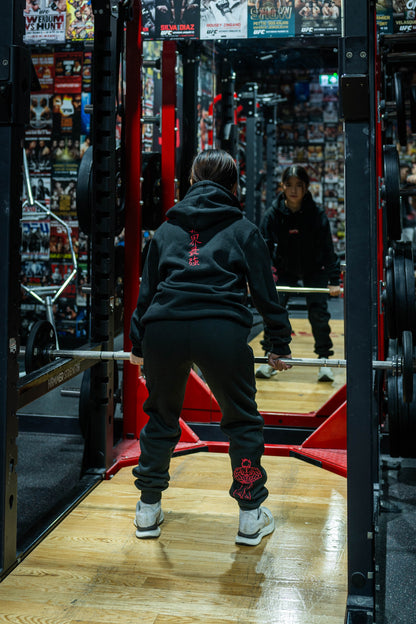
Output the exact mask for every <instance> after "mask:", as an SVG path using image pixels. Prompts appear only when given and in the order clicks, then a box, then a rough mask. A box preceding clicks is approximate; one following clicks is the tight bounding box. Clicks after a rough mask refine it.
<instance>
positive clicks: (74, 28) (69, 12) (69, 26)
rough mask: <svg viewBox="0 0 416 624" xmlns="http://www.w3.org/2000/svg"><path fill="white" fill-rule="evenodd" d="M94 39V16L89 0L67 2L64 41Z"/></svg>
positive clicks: (68, 0) (69, 0) (70, 0)
mask: <svg viewBox="0 0 416 624" xmlns="http://www.w3.org/2000/svg"><path fill="white" fill-rule="evenodd" d="M93 38H94V14H93V12H92V6H91V0H67V3H66V39H67V40H68V41H85V40H86V39H93Z"/></svg>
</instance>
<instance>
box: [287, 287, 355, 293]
mask: <svg viewBox="0 0 416 624" xmlns="http://www.w3.org/2000/svg"><path fill="white" fill-rule="evenodd" d="M276 290H277V291H278V292H284V293H310V294H314V293H325V294H326V295H328V294H329V293H330V290H329V288H328V287H322V288H312V287H310V288H308V287H307V286H276ZM340 292H341V293H342V292H344V289H343V288H340Z"/></svg>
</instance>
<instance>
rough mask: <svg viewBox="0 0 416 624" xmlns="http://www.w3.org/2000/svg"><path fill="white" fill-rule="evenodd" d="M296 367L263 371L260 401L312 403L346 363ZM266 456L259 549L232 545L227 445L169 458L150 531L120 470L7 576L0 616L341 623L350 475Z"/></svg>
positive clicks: (54, 620) (108, 623) (54, 623)
mask: <svg viewBox="0 0 416 624" xmlns="http://www.w3.org/2000/svg"><path fill="white" fill-rule="evenodd" d="M302 323H303V321H302V320H299V323H298V322H295V321H294V322H293V326H294V329H295V333H296V336H295V337H294V341H293V355H294V356H300V355H302V356H303V357H313V355H312V350H311V348H310V345H309V347H308V346H307V344H306V343H307V342H308V340H307V338H308V336H307V335H303V334H301V331H303V330H301V329H299V328H300V327H303V325H302ZM331 325H332V327H333V331H334V327H335V322H332V323H331ZM306 329H308V327H306ZM306 329H305V331H306ZM307 333H308V332H307V331H306V334H307ZM335 333H336V332H335ZM298 335H299V338H300V341H301V340H302V341H304V343H305V344H304V345H303V347H302V349H301V345H300V341H299V350H298V347H297V345H296V348H295V343H297V337H298ZM339 342H341V340H340V341H339ZM309 343H310V337H309ZM253 346H254V345H253ZM303 349H304V350H303ZM335 357H343V355H340V354H339V353H337V354H336V356H335ZM298 371H300V367H298ZM302 371H303V372H302V373H301V379H297V380H295V377H294V375H295V371H294V369H292V370H291V371H287V372H285V373H282V375H284V377H279V378H278V379H276V377H277V376H275V377H274V378H273V379H272V380H267V381H260V380H259V381H260V383H259V386H260V387H259V406H260V408H261V409H263V408H262V406H261V402H262V401H263V398H264V397H265V398H264V400H265V401H266V400H267V401H272V403H273V409H275V410H282V409H289V408H288V407H287V405H291V406H292V407H293V408H294V409H293V411H303V406H304V405H305V406H306V409H305V411H311V410H314V409H316V407H315V404H314V403H315V401H316V403H317V407H319V405H320V404H322V402H323V400H326V399H323V394H322V393H324V394H325V393H326V394H327V396H329V395H330V394H331V393H332V392H334V390H335V389H336V387H337V385H338V384H339V385H342V383H343V381H342V380H343V377H342V374H343V371H342V370H341V369H339V370H338V371H336V380H335V382H334V384H326V383H325V384H324V383H323V384H318V383H317V382H316V381H315V379H316V374H317V370H316V369H312V371H314V372H312V371H311V370H310V369H307V370H305V369H304V368H303V369H302ZM289 375H290V376H291V377H289ZM302 378H303V381H302ZM266 384H268V385H267V386H266ZM263 386H264V388H263ZM272 387H274V388H275V392H274V393H272V392H271V390H270V389H269V388H272ZM314 389H315V391H316V392H317V393H318V396H317V397H315V396H314V394H315V393H314V391H313V390H314ZM276 390H278V391H277V393H276ZM272 394H276V395H277V396H276V397H275V398H274V399H273V398H272V397H271V395H272ZM285 395H287V396H286V398H285ZM296 397H297V398H296ZM285 401H286V403H285ZM285 406H286V407H285ZM291 411H292V409H291ZM264 466H265V468H266V470H267V472H268V487H269V490H270V496H269V498H268V500H267V505H268V506H269V508H270V509H271V510H272V512H273V514H274V516H275V519H276V531H275V532H274V533H273V534H272V535H270V536H268V537H266V538H264V539H263V540H262V542H261V544H260V545H259V546H257V547H254V548H250V547H242V546H236V545H235V543H234V539H235V534H236V531H237V526H238V509H237V505H236V502H235V501H233V500H232V499H231V498H230V497H229V496H228V488H229V484H230V466H229V460H228V456H227V455H225V454H216V453H205V452H201V453H196V454H191V455H185V456H182V457H175V458H173V459H172V465H171V468H172V469H171V485H170V487H169V489H168V490H167V491H166V492H165V493H164V496H163V508H164V511H165V522H164V524H163V525H162V535H161V537H160V538H159V539H157V540H138V539H137V538H136V537H135V529H134V526H133V517H134V510H135V505H136V502H137V491H136V489H135V488H134V485H133V478H132V475H131V468H123V469H122V470H121V471H120V472H118V473H117V474H116V475H115V476H114V477H113V478H112V479H111V480H109V481H103V482H101V483H100V484H99V485H98V486H97V487H96V488H95V489H94V490H93V491H92V492H91V493H90V494H89V495H88V497H87V498H86V499H84V500H83V501H82V502H81V503H80V504H79V505H78V506H77V507H76V508H75V509H74V510H73V511H72V512H71V514H70V515H68V516H67V517H66V518H65V519H64V520H63V521H62V522H61V523H60V524H59V525H58V526H57V527H56V528H55V529H54V530H53V531H52V532H51V533H50V534H49V535H48V536H47V537H46V538H45V539H44V540H43V541H42V542H41V543H40V544H39V545H38V546H37V547H36V548H35V549H34V550H33V551H32V552H31V553H30V554H29V555H28V556H27V557H26V558H25V559H24V560H23V561H22V562H21V563H20V565H19V566H18V567H16V568H15V570H13V571H12V572H11V573H10V574H9V575H8V576H7V577H6V578H5V579H4V580H3V582H2V583H1V584H0V623H1V622H5V623H6V622H7V623H8V624H10V623H11V622H15V623H19V624H23V623H26V622H27V623H29V622H30V623H32V622H33V623H35V622H36V624H67V623H68V624H69V623H75V622H77V623H79V624H104V623H105V624H116V623H117V624H137V623H138V622H140V624H190V623H192V622H195V623H196V624H198V623H201V624H202V623H203V624H217V623H218V624H219V623H222V624H224V623H226V624H227V623H228V624H231V623H234V624H236V623H238V624H342V623H343V621H344V614H345V605H346V598H347V579H346V576H347V561H346V531H347V527H346V519H347V516H346V486H347V483H346V479H344V478H343V477H340V476H338V475H335V474H333V473H330V472H327V471H325V470H323V469H321V468H318V467H316V466H313V465H310V464H308V463H304V462H302V461H300V460H298V459H294V458H286V457H269V456H266V457H264Z"/></svg>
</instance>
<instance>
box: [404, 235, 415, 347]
mask: <svg viewBox="0 0 416 624" xmlns="http://www.w3.org/2000/svg"><path fill="white" fill-rule="evenodd" d="M403 245H404V246H405V247H404V274H405V288H406V300H407V329H410V330H411V331H412V334H413V338H415V337H416V298H415V270H414V260H413V252H412V243H410V242H409V243H404V244H403Z"/></svg>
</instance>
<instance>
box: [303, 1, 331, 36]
mask: <svg viewBox="0 0 416 624" xmlns="http://www.w3.org/2000/svg"><path fill="white" fill-rule="evenodd" d="M295 15H296V20H295V34H296V35H338V34H340V32H341V0H295Z"/></svg>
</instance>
